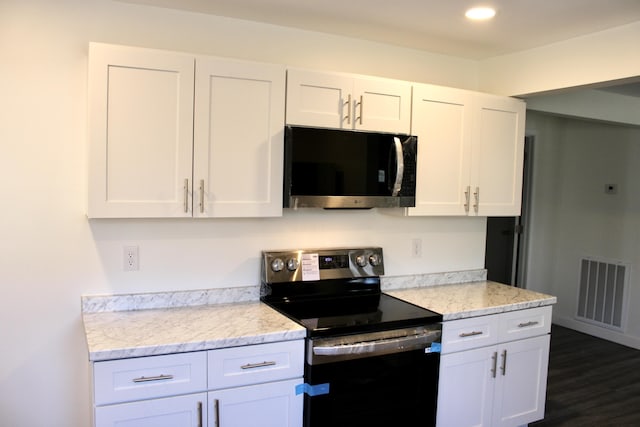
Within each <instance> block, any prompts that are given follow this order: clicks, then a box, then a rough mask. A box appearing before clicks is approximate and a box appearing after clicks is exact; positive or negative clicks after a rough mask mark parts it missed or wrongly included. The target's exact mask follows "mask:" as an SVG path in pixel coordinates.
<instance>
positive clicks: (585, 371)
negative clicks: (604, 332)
mask: <svg viewBox="0 0 640 427" xmlns="http://www.w3.org/2000/svg"><path fill="white" fill-rule="evenodd" d="M529 426H531V427H533V426H535V427H549V426H567V427H569V426H571V427H573V426H576V427H578V426H579V427H608V426H612V427H613V426H615V427H622V426H636V427H637V426H640V350H635V349H632V348H629V347H625V346H622V345H619V344H615V343H612V342H609V341H605V340H601V339H598V338H595V337H592V336H590V335H586V334H582V333H580V332H576V331H573V330H571V329H567V328H563V327H560V326H557V325H554V326H553V327H552V330H551V352H550V355H549V378H548V381H547V402H546V411H545V418H544V420H542V421H538V422H536V423H533V424H529Z"/></svg>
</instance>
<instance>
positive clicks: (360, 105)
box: [351, 78, 411, 134]
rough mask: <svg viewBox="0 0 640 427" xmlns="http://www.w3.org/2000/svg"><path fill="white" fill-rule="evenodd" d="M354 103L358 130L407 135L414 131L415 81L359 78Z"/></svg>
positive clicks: (355, 125) (355, 84) (354, 90)
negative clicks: (413, 83)
mask: <svg viewBox="0 0 640 427" xmlns="http://www.w3.org/2000/svg"><path fill="white" fill-rule="evenodd" d="M352 103H353V111H352V114H351V115H352V116H353V123H354V126H353V127H354V128H355V129H360V130H370V131H380V132H393V133H407V134H408V133H409V132H410V130H411V83H408V82H403V81H396V80H389V79H369V78H360V79H359V78H356V79H354V83H353V96H352Z"/></svg>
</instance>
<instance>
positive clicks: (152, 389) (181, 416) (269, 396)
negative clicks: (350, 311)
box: [93, 340, 304, 427]
mask: <svg viewBox="0 0 640 427" xmlns="http://www.w3.org/2000/svg"><path fill="white" fill-rule="evenodd" d="M303 372H304V341H303V340H294V341H285V342H278V343H268V344H259V345H250V346H243V347H233V348H225V349H217V350H210V351H200V352H193V353H179V354H170V355H162V356H149V357H140V358H131V359H119V360H112V361H103V362H95V363H93V382H94V385H93V386H94V390H93V401H94V426H95V427H116V426H118V427H185V426H186V427H191V426H192V427H206V426H209V427H219V426H224V427H233V426H236V427H240V426H254V425H259V426H264V427H269V426H273V427H276V426H277V427H300V426H301V425H302V405H303V400H302V395H301V394H296V391H295V389H296V386H297V385H298V384H301V383H302V382H303V379H302V376H303Z"/></svg>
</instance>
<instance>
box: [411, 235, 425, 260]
mask: <svg viewBox="0 0 640 427" xmlns="http://www.w3.org/2000/svg"><path fill="white" fill-rule="evenodd" d="M411 257H412V258H422V239H419V238H415V239H412V240H411Z"/></svg>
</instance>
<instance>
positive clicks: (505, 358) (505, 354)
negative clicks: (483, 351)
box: [500, 350, 507, 376]
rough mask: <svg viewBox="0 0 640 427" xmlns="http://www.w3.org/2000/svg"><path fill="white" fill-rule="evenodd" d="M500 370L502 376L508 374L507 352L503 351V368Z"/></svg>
mask: <svg viewBox="0 0 640 427" xmlns="http://www.w3.org/2000/svg"><path fill="white" fill-rule="evenodd" d="M500 370H501V371H502V376H505V375H506V374H507V350H503V351H502V366H501V367H500Z"/></svg>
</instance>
